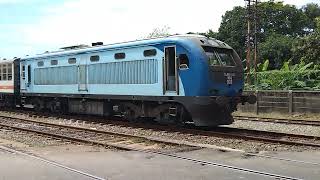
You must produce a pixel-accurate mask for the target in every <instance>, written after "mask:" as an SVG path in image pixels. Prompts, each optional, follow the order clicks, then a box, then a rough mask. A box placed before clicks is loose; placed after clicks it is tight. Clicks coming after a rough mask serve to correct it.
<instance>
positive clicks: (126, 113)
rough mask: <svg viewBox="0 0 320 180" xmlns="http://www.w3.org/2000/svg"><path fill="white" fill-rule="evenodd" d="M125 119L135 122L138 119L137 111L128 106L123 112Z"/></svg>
mask: <svg viewBox="0 0 320 180" xmlns="http://www.w3.org/2000/svg"><path fill="white" fill-rule="evenodd" d="M122 114H123V119H125V120H126V121H130V122H135V121H136V116H135V114H136V113H135V112H134V111H133V110H131V109H130V108H126V109H125V110H124V111H123V112H122Z"/></svg>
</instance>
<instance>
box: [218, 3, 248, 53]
mask: <svg viewBox="0 0 320 180" xmlns="http://www.w3.org/2000/svg"><path fill="white" fill-rule="evenodd" d="M245 17H246V10H245V9H244V8H243V7H240V6H236V7H234V8H233V10H231V11H227V12H226V13H225V14H224V15H223V16H222V21H221V25H220V28H219V32H218V35H217V37H218V39H219V40H222V41H224V42H226V43H227V44H229V45H230V46H231V47H233V48H234V49H235V50H236V51H237V53H238V54H239V55H240V57H242V58H244V57H245V41H246V22H245V20H244V19H245Z"/></svg>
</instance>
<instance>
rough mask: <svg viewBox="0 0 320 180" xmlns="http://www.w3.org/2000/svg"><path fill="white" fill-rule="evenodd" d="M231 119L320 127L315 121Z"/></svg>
mask: <svg viewBox="0 0 320 180" xmlns="http://www.w3.org/2000/svg"><path fill="white" fill-rule="evenodd" d="M233 117H234V119H235V120H237V121H254V122H268V123H281V124H297V125H308V126H320V121H315V120H301V119H286V118H266V117H254V116H233Z"/></svg>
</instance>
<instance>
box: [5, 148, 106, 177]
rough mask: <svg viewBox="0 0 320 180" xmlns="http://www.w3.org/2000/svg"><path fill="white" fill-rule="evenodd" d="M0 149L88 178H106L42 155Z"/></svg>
mask: <svg viewBox="0 0 320 180" xmlns="http://www.w3.org/2000/svg"><path fill="white" fill-rule="evenodd" d="M0 149H2V150H5V151H8V152H11V153H16V154H20V155H23V156H27V157H30V158H32V159H36V160H38V161H42V162H45V163H47V164H50V165H53V166H56V167H59V168H62V169H65V170H68V171H71V172H74V173H76V174H80V175H83V176H86V177H89V178H91V179H96V180H107V179H106V178H102V177H98V176H95V175H92V174H89V173H87V172H84V171H81V170H77V169H74V168H72V167H68V166H65V165H63V164H60V163H57V162H54V161H51V160H48V159H45V158H43V157H39V156H36V155H33V154H29V153H25V152H22V151H18V150H15V149H13V148H9V147H5V146H0Z"/></svg>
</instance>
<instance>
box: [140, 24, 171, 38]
mask: <svg viewBox="0 0 320 180" xmlns="http://www.w3.org/2000/svg"><path fill="white" fill-rule="evenodd" d="M169 29H170V27H168V26H163V27H161V28H154V29H153V30H152V32H151V33H149V34H148V35H147V37H146V38H157V37H164V36H169V35H170V34H169Z"/></svg>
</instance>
